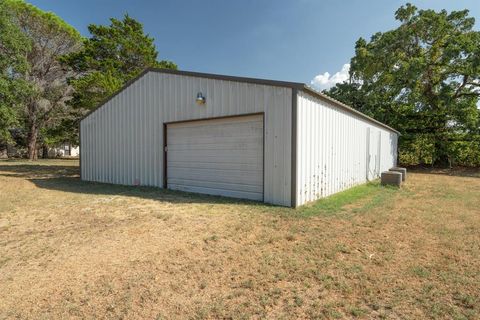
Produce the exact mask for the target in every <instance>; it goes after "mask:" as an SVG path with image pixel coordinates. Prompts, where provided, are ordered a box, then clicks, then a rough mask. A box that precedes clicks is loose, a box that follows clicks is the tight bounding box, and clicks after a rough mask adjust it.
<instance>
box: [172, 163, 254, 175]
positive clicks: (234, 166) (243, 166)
mask: <svg viewBox="0 0 480 320" xmlns="http://www.w3.org/2000/svg"><path fill="white" fill-rule="evenodd" d="M192 166H195V167H196V168H199V169H223V170H243V171H257V172H258V173H259V174H261V172H262V171H263V166H262V164H261V163H257V162H256V161H255V162H252V163H245V162H235V163H233V162H229V163H224V162H216V161H204V162H202V161H182V160H175V161H174V162H173V161H172V162H171V165H170V168H179V169H190V168H192Z"/></svg>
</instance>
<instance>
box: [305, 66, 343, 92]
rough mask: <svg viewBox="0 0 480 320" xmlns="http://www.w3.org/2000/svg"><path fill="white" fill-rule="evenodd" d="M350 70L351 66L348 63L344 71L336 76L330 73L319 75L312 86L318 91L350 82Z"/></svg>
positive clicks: (311, 82)
mask: <svg viewBox="0 0 480 320" xmlns="http://www.w3.org/2000/svg"><path fill="white" fill-rule="evenodd" d="M349 70H350V64H349V63H346V64H344V65H343V67H342V70H340V71H338V72H337V73H335V74H334V75H332V76H331V75H330V73H328V72H325V73H324V74H319V75H318V76H315V78H313V80H312V81H310V84H311V85H312V86H313V87H314V88H316V89H318V90H320V91H321V90H325V89H329V88H331V87H333V86H334V85H335V84H337V83H340V82H343V81H346V80H348V77H349V75H348V71H349Z"/></svg>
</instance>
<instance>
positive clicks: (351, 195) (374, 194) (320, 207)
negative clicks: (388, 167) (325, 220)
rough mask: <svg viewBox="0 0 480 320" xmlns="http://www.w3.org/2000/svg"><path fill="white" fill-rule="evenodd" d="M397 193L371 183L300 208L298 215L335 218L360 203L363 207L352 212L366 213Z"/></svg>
mask: <svg viewBox="0 0 480 320" xmlns="http://www.w3.org/2000/svg"><path fill="white" fill-rule="evenodd" d="M397 191H398V189H397V188H393V187H384V186H381V185H380V183H379V182H370V183H366V184H362V185H359V186H355V187H353V188H350V189H347V190H345V191H342V192H339V193H336V194H333V195H331V196H329V197H326V198H323V199H320V200H318V201H316V202H314V203H313V204H310V205H306V206H304V207H300V208H299V209H298V210H297V213H298V214H300V215H301V216H304V217H308V216H314V215H319V214H321V215H324V216H335V215H337V214H338V213H342V212H344V211H346V208H345V207H346V206H349V205H355V204H356V203H359V202H362V203H361V205H359V206H358V207H357V208H354V209H352V211H353V212H364V211H368V210H371V209H373V208H376V207H379V206H381V205H382V204H384V203H385V201H386V200H387V199H389V198H391V197H392V196H393V194H395V192H397ZM365 200H366V201H365ZM363 201H365V203H363Z"/></svg>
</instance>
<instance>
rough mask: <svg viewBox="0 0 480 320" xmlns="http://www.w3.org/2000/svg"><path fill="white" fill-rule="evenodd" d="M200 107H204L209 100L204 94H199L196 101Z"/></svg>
mask: <svg viewBox="0 0 480 320" xmlns="http://www.w3.org/2000/svg"><path fill="white" fill-rule="evenodd" d="M195 101H196V102H197V104H198V105H204V104H205V102H207V98H205V96H204V95H203V93H201V92H199V93H197V99H195Z"/></svg>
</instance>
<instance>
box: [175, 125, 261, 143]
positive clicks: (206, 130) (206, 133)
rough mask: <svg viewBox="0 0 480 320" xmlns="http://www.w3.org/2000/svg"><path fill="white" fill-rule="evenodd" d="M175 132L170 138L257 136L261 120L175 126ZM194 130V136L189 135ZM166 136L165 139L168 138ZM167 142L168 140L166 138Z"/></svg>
mask: <svg viewBox="0 0 480 320" xmlns="http://www.w3.org/2000/svg"><path fill="white" fill-rule="evenodd" d="M175 129H176V130H175V132H172V133H171V135H170V136H169V137H170V138H171V139H175V138H185V139H187V140H188V139H192V138H195V137H198V138H215V137H227V138H236V137H248V136H258V134H260V133H262V132H263V121H254V122H243V123H229V124H228V126H225V124H223V123H222V124H216V125H210V124H207V125H204V126H192V127H181V128H179V127H176V128H175ZM192 131H195V137H192V136H191V132H192ZM169 137H167V139H168V138H169ZM167 142H170V141H168V140H167Z"/></svg>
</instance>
